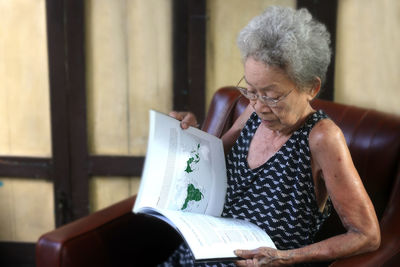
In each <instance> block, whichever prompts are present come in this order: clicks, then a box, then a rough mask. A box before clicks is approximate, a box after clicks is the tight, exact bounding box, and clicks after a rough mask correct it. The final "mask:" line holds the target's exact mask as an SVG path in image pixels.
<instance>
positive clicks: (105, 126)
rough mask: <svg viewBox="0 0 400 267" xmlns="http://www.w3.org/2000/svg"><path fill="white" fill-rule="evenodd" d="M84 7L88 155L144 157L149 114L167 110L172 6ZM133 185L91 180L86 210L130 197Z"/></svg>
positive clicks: (94, 2)
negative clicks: (85, 24) (152, 111)
mask: <svg viewBox="0 0 400 267" xmlns="http://www.w3.org/2000/svg"><path fill="white" fill-rule="evenodd" d="M85 3H86V19H87V29H86V32H87V36H86V39H87V46H86V55H87V82H88V124H89V129H88V133H89V144H90V145H89V151H90V153H92V154H97V155H98V154H103V155H104V154H106V155H136V156H143V155H144V154H145V151H146V145H147V131H148V111H149V109H156V110H159V111H162V112H168V111H170V110H171V109H172V53H171V52H172V18H171V12H172V5H171V3H172V2H171V0H147V1H143V0H113V1H109V0H87V1H86V2H85ZM138 183H139V178H138V177H136V178H135V177H133V178H124V177H113V178H109V177H93V178H92V179H91V182H90V202H91V209H92V210H98V209H100V208H102V207H105V206H108V205H110V204H112V203H115V202H117V201H119V200H122V199H124V198H127V197H128V196H131V195H133V194H135V193H136V192H137V188H138Z"/></svg>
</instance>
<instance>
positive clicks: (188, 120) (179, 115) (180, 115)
mask: <svg viewBox="0 0 400 267" xmlns="http://www.w3.org/2000/svg"><path fill="white" fill-rule="evenodd" d="M168 115H169V116H171V117H173V118H175V119H177V120H180V121H181V127H182V129H187V128H189V126H192V127H198V126H199V125H198V124H197V119H196V116H195V115H194V114H193V113H192V112H178V111H171V112H170V113H169V114H168Z"/></svg>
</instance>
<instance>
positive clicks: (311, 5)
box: [297, 0, 338, 101]
mask: <svg viewBox="0 0 400 267" xmlns="http://www.w3.org/2000/svg"><path fill="white" fill-rule="evenodd" d="M337 6H338V1H337V0H329V1H326V0H297V8H302V7H304V8H307V9H308V10H309V11H310V13H311V14H312V15H313V17H314V18H316V19H317V20H318V21H320V22H322V23H324V24H325V25H326V27H327V29H328V31H329V32H330V34H331V44H332V60H331V64H330V66H329V68H328V72H327V76H326V83H325V86H324V88H323V90H322V91H321V93H320V95H319V97H318V98H320V99H325V100H330V101H333V97H334V79H335V50H336V20H337Z"/></svg>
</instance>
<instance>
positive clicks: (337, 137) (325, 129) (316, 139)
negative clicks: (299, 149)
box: [309, 119, 346, 150]
mask: <svg viewBox="0 0 400 267" xmlns="http://www.w3.org/2000/svg"><path fill="white" fill-rule="evenodd" d="M309 143H310V148H311V150H315V149H326V148H328V147H331V146H341V145H346V140H345V138H344V135H343V132H342V130H341V129H340V128H339V126H337V125H336V123H334V122H333V121H332V120H330V119H323V120H320V121H319V122H318V123H317V124H316V125H315V126H314V127H313V129H312V130H311V132H310V137H309Z"/></svg>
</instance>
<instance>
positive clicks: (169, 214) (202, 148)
mask: <svg viewBox="0 0 400 267" xmlns="http://www.w3.org/2000/svg"><path fill="white" fill-rule="evenodd" d="M226 188H227V177H226V167H225V157H224V151H223V146H222V141H221V139H219V138H217V137H215V136H213V135H210V134H208V133H206V132H203V131H201V130H199V129H196V128H192V127H189V129H186V130H182V129H181V127H180V122H179V121H178V120H176V119H174V118H172V117H169V116H167V115H165V114H162V113H159V112H156V111H153V110H151V111H150V130H149V139H148V147H147V154H146V159H145V164H144V168H143V174H142V179H141V183H140V187H139V193H138V195H137V198H136V202H135V205H134V207H133V212H135V213H145V214H149V215H152V216H154V217H157V218H159V219H162V220H164V221H166V222H167V223H168V224H170V225H171V226H172V227H174V228H175V230H176V231H178V233H180V234H181V236H182V237H183V239H184V240H185V242H186V243H187V244H188V246H189V248H190V249H191V251H192V253H193V255H194V258H195V260H196V261H224V260H233V259H237V257H236V255H235V254H234V253H233V251H234V250H235V249H255V248H258V247H262V246H264V247H273V248H275V245H274V244H273V242H272V241H271V239H270V238H269V236H268V235H267V234H266V233H265V232H264V231H263V230H262V229H261V228H259V227H258V226H256V225H254V224H252V223H250V222H247V221H244V220H238V219H231V218H221V217H219V216H220V215H221V213H222V209H223V206H224V201H225V194H226Z"/></svg>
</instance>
